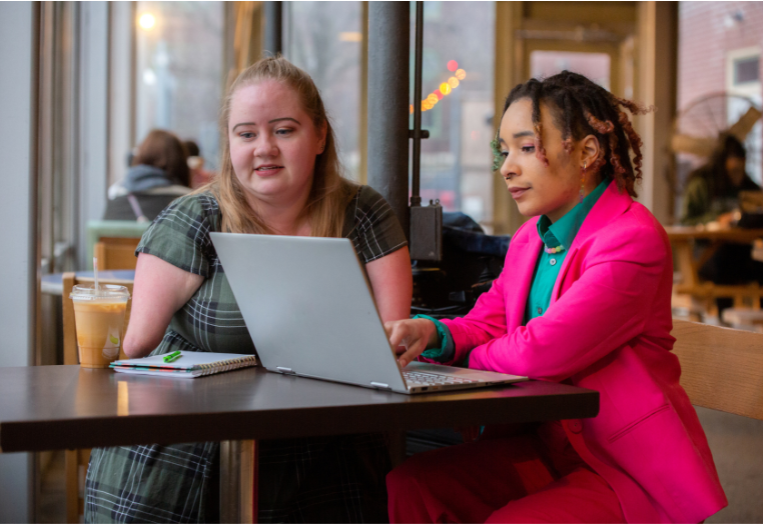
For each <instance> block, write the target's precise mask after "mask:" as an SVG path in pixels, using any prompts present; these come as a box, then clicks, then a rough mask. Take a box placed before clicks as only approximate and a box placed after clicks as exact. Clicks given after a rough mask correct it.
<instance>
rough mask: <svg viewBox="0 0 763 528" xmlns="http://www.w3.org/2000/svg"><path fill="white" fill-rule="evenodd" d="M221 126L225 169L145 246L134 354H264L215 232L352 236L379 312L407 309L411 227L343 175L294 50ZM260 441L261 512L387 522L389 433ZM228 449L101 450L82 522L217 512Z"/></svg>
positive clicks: (204, 516)
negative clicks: (219, 253) (219, 481)
mask: <svg viewBox="0 0 763 528" xmlns="http://www.w3.org/2000/svg"><path fill="white" fill-rule="evenodd" d="M220 126H221V131H222V132H223V134H222V140H223V151H222V155H221V156H220V158H221V160H222V167H221V171H220V175H219V177H218V178H216V179H215V180H214V181H213V182H212V183H211V184H210V185H209V186H207V187H204V188H202V189H199V190H198V191H195V192H194V193H192V194H190V195H188V196H184V197H182V198H180V199H178V200H176V201H175V202H173V203H172V204H171V205H170V206H169V207H168V208H167V209H165V210H164V211H163V212H162V213H161V214H160V215H159V217H158V218H157V219H156V220H155V221H154V223H153V224H152V225H151V226H150V227H149V228H148V230H147V231H146V232H145V234H144V235H143V238H142V240H141V242H140V245H139V246H138V248H137V252H138V254H139V255H138V265H137V268H136V271H135V287H134V290H133V299H132V303H133V304H132V312H131V317H130V325H129V327H128V330H127V334H126V336H125V339H124V350H125V353H126V354H127V355H128V356H130V357H142V356H146V355H149V354H150V355H160V354H165V353H167V352H169V351H173V350H191V351H204V352H223V353H234V354H255V353H256V351H255V346H254V343H252V339H251V337H250V335H249V332H248V331H247V328H246V325H245V323H244V319H243V317H242V315H241V311H240V309H239V307H238V304H237V303H236V300H235V298H234V297H233V293H232V292H231V288H230V285H229V284H228V281H227V279H226V275H225V270H224V269H223V267H222V266H221V265H220V261H219V259H218V258H217V253H216V252H215V248H214V245H213V244H212V241H211V238H210V235H209V234H210V232H231V233H260V234H271V235H285V236H321V237H344V238H349V239H350V240H351V241H352V243H353V245H354V247H355V250H356V252H357V254H358V256H359V258H360V259H361V261H362V262H363V263H364V265H365V269H366V272H367V275H368V279H369V282H370V284H371V288H372V290H373V293H374V298H375V300H376V304H377V306H378V308H379V314H380V316H381V319H382V320H383V321H392V320H395V319H400V318H403V317H408V315H409V313H410V306H411V295H412V289H413V286H412V283H413V281H412V276H411V262H410V256H409V254H408V247H407V241H406V237H405V233H404V232H403V230H402V228H401V226H400V223H399V222H398V220H397V217H396V216H395V214H394V212H393V211H392V209H391V207H390V206H389V204H387V202H386V201H385V200H384V198H382V197H381V195H379V193H377V192H376V191H374V190H373V189H372V188H370V187H367V186H363V185H357V184H354V183H352V182H350V181H349V180H346V179H345V178H343V177H342V176H341V165H340V163H339V159H338V155H337V147H336V139H335V137H334V132H333V130H332V127H331V123H330V122H329V120H328V117H327V115H326V111H325V108H324V105H323V101H322V100H321V97H320V94H319V92H318V89H317V88H316V86H315V84H314V83H313V80H312V79H311V78H310V76H309V75H308V74H307V73H305V72H304V71H302V70H300V69H299V68H297V67H296V66H294V65H293V64H291V63H290V62H288V61H287V60H285V59H283V58H268V59H263V60H261V61H258V62H257V63H255V64H254V65H252V66H250V67H249V68H247V69H246V70H244V71H243V72H241V74H240V75H239V77H238V78H237V79H236V81H235V82H234V83H233V84H232V85H231V87H230V89H229V92H228V95H227V96H226V98H225V101H224V106H223V109H222V112H221V123H220ZM253 272H254V273H256V270H253ZM292 324H294V325H300V324H302V323H301V321H300V320H299V318H295V319H294V320H293V321H292ZM359 345H362V344H359ZM325 361H327V362H330V361H332V358H330V357H326V358H325ZM223 375H224V374H223ZM258 449H259V521H260V522H288V523H364V522H371V523H383V522H386V520H387V512H386V499H387V495H386V488H385V483H384V477H385V475H386V473H387V472H388V471H389V469H390V460H389V453H388V451H387V448H386V445H385V441H384V438H383V436H382V435H381V434H360V435H341V436H324V437H314V438H294V439H287V440H263V441H261V442H260V444H259V447H258ZM218 460H219V444H218V443H216V442H204V443H187V444H180V445H166V446H161V445H147V446H128V447H114V448H103V449H94V450H93V452H92V456H91V458H90V465H89V467H88V473H87V479H86V486H85V520H86V521H87V522H89V523H148V522H152V523H153V522H160V523H211V522H217V520H218V507H219V501H218V492H217V491H216V487H217V479H218V475H219V463H218Z"/></svg>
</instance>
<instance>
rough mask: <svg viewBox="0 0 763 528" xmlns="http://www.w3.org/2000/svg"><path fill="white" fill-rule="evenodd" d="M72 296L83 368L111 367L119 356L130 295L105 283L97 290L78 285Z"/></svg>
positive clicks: (80, 360) (120, 288) (78, 346)
mask: <svg viewBox="0 0 763 528" xmlns="http://www.w3.org/2000/svg"><path fill="white" fill-rule="evenodd" d="M69 297H70V298H71V300H72V301H73V302H74V323H75V326H76V328H77V348H78V349H79V362H80V365H81V366H83V367H87V368H108V366H109V363H111V362H112V361H115V360H116V359H117V358H118V357H119V347H120V346H121V345H122V338H123V337H124V323H125V309H126V308H127V301H128V300H129V299H130V292H129V291H128V290H127V288H125V287H124V286H116V285H112V284H102V285H101V287H100V288H99V289H97V290H96V289H95V288H91V287H90V288H88V287H84V286H74V289H73V290H72V292H71V294H70V295H69Z"/></svg>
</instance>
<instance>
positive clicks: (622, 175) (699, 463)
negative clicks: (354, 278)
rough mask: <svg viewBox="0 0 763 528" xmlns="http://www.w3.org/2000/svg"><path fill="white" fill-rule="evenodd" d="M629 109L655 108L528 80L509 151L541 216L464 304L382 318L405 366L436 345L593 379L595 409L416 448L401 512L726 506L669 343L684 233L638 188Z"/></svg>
mask: <svg viewBox="0 0 763 528" xmlns="http://www.w3.org/2000/svg"><path fill="white" fill-rule="evenodd" d="M625 110H629V111H630V112H631V113H632V114H637V113H643V112H644V111H645V110H644V109H643V108H641V107H639V106H638V105H636V104H635V103H633V102H631V101H627V100H624V99H620V98H618V97H616V96H614V95H612V94H611V93H609V92H608V91H607V90H605V89H604V88H602V87H601V86H599V85H597V84H595V83H593V82H591V81H590V80H588V79H586V78H585V77H583V76H582V75H579V74H576V73H570V72H566V71H565V72H562V73H560V74H558V75H554V76H552V77H549V78H547V79H544V80H543V81H537V80H535V79H531V80H529V81H528V82H526V83H525V84H520V85H518V86H516V87H515V88H514V89H513V90H512V91H511V93H510V94H509V96H508V98H507V100H506V103H505V105H504V114H503V117H502V119H501V124H500V129H499V138H498V145H499V148H500V151H499V152H497V154H498V159H499V164H500V174H501V176H503V177H504V179H505V180H506V185H507V186H508V190H509V192H510V193H511V196H512V198H514V200H515V201H516V203H517V207H518V208H519V212H520V213H522V214H523V215H525V216H533V217H534V218H532V219H531V220H529V221H527V222H526V223H525V224H524V225H522V226H521V227H520V228H519V230H518V231H517V232H516V233H515V235H514V236H513V237H512V239H511V244H510V245H509V251H508V253H507V255H506V262H507V265H506V266H505V267H504V268H503V271H502V272H501V275H500V276H499V277H498V278H497V279H496V280H495V281H493V286H492V288H491V289H490V290H489V291H488V292H487V293H483V294H482V295H481V296H480V298H479V299H478V300H477V303H476V305H475V307H474V308H473V309H472V310H471V311H470V312H469V313H468V314H467V315H466V316H464V317H460V318H455V319H452V320H441V321H435V320H433V319H429V318H426V317H421V316H419V317H420V318H417V319H408V320H402V321H394V322H392V323H387V324H386V325H385V326H386V328H387V332H388V334H389V335H390V343H391V344H392V345H393V346H400V345H401V344H403V345H404V347H401V348H405V350H404V351H403V352H402V355H401V356H400V359H399V361H400V363H401V364H402V365H406V364H407V363H408V362H409V361H411V360H413V359H414V358H415V357H417V356H418V355H419V354H421V353H422V352H424V360H425V361H436V362H441V363H446V364H458V363H460V362H462V361H464V360H465V359H467V358H468V365H469V367H470V368H474V369H480V370H487V371H496V372H505V373H511V374H518V375H522V376H528V377H530V378H533V379H537V380H543V381H553V382H557V383H567V384H569V385H573V386H576V387H583V388H587V389H593V390H596V391H598V392H599V393H600V395H601V397H600V410H599V413H598V415H597V416H596V417H594V418H588V419H584V420H583V419H581V420H561V421H551V422H544V423H531V424H523V425H518V426H490V425H488V426H486V427H485V432H484V433H483V434H482V435H481V436H480V437H479V438H478V439H477V440H476V441H473V442H469V443H466V444H462V445H459V446H454V447H446V448H443V449H439V450H436V451H429V452H426V453H421V454H418V455H414V456H412V457H411V458H409V459H408V460H407V461H406V462H404V463H403V464H402V465H400V466H399V467H397V468H396V469H395V470H393V471H392V472H391V473H390V474H389V476H388V477H387V486H388V492H389V501H390V503H389V515H390V521H391V522H401V523H429V522H447V523H483V522H488V523H580V524H583V523H585V524H593V523H607V524H609V523H623V522H628V523H658V522H671V523H696V522H699V521H702V520H704V519H706V518H707V517H709V516H710V515H712V514H714V513H715V512H717V511H718V510H720V509H721V508H723V507H724V506H726V504H727V501H726V497H725V495H724V493H723V489H722V488H721V484H720V482H719V481H718V475H717V473H716V470H715V466H714V464H713V457H712V454H711V453H710V449H709V447H708V445H707V440H706V438H705V435H704V432H703V431H702V426H701V425H700V422H699V419H698V418H697V413H696V412H695V410H694V408H693V407H692V405H691V403H690V402H689V398H688V397H687V395H686V393H685V392H684V390H683V389H682V388H681V386H680V385H679V377H680V374H681V368H680V366H679V364H678V359H677V358H676V356H675V355H674V354H672V353H671V352H670V350H671V348H672V346H673V342H674V341H675V339H674V338H673V337H672V336H671V335H670V331H671V329H672V317H671V308H670V297H671V291H672V283H673V264H672V262H671V254H670V245H669V243H668V238H667V235H666V233H665V230H664V229H663V228H662V226H661V225H660V223H659V222H658V221H657V219H656V218H654V216H652V214H651V213H650V212H649V210H647V209H646V208H645V207H644V206H643V205H641V204H640V203H638V202H635V201H634V200H633V197H635V196H636V191H635V185H636V183H637V182H638V180H639V179H640V178H641V138H639V136H638V134H636V132H635V131H634V130H633V127H632V125H631V122H630V119H629V117H628V115H627V114H626V113H625ZM629 150H633V153H634V154H635V157H634V162H633V163H632V162H631V158H630V153H629ZM509 390H510V389H509ZM541 405H542V404H541Z"/></svg>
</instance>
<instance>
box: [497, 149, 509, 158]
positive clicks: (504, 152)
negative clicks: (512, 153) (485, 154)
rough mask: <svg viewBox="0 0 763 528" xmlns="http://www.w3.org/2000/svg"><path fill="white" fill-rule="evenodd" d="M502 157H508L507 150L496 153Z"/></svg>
mask: <svg viewBox="0 0 763 528" xmlns="http://www.w3.org/2000/svg"><path fill="white" fill-rule="evenodd" d="M498 154H499V155H500V156H501V157H502V158H503V159H506V158H508V157H509V151H508V150H502V151H501V152H499V153H498Z"/></svg>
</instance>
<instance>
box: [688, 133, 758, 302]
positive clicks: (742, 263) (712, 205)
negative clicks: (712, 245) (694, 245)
mask: <svg viewBox="0 0 763 528" xmlns="http://www.w3.org/2000/svg"><path fill="white" fill-rule="evenodd" d="M746 161H747V153H746V151H745V148H744V145H742V143H741V142H740V141H739V140H738V139H737V138H735V137H734V136H732V135H730V134H726V135H723V136H721V139H720V144H719V147H718V149H717V151H716V152H715V153H714V154H713V156H712V157H711V158H710V161H708V163H706V164H705V165H703V166H702V167H700V168H698V169H697V170H695V171H693V172H692V173H691V174H690V175H689V179H688V181H687V183H686V190H685V191H684V196H683V214H682V216H681V223H682V224H684V225H697V224H701V223H707V222H718V223H719V224H720V226H721V227H729V226H730V225H731V223H732V220H733V215H734V211H735V210H736V211H738V210H739V193H740V192H741V191H759V190H760V187H758V185H756V184H755V182H753V181H752V179H750V177H749V176H748V175H747V173H746V172H745V164H746ZM699 276H700V278H701V279H702V280H706V281H711V282H714V283H715V284H746V283H749V282H752V281H757V282H758V283H760V284H763V262H757V261H755V260H753V259H752V245H751V244H734V243H726V244H723V245H722V246H721V247H720V248H718V250H717V251H716V252H715V253H714V254H713V255H712V257H710V259H708V261H707V262H705V264H704V265H703V266H702V268H700V270H699ZM731 305H732V301H731V299H726V300H719V301H718V309H719V314H720V311H722V310H723V309H724V308H726V307H730V306H731Z"/></svg>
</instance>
